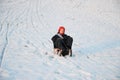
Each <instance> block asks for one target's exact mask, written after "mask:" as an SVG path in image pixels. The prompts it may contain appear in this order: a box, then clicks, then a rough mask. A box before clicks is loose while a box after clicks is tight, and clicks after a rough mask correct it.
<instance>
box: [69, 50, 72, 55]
mask: <svg viewBox="0 0 120 80" xmlns="http://www.w3.org/2000/svg"><path fill="white" fill-rule="evenodd" d="M69 56H70V57H72V49H69Z"/></svg>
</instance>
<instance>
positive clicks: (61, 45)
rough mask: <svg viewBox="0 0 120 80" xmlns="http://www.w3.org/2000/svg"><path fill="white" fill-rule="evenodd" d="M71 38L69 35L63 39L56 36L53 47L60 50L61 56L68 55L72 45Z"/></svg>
mask: <svg viewBox="0 0 120 80" xmlns="http://www.w3.org/2000/svg"><path fill="white" fill-rule="evenodd" d="M72 42H73V39H72V38H71V37H68V38H67V39H66V40H65V41H64V40H63V39H61V38H58V39H57V40H56V42H54V46H55V47H54V48H58V49H61V50H62V53H61V54H62V56H65V55H68V54H69V50H70V49H71V47H72Z"/></svg>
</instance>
